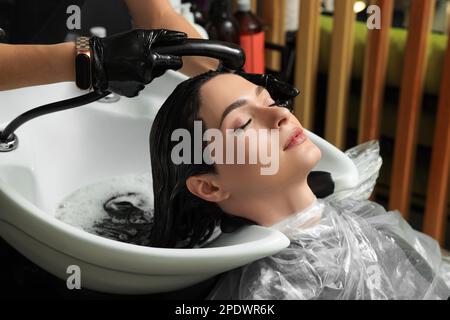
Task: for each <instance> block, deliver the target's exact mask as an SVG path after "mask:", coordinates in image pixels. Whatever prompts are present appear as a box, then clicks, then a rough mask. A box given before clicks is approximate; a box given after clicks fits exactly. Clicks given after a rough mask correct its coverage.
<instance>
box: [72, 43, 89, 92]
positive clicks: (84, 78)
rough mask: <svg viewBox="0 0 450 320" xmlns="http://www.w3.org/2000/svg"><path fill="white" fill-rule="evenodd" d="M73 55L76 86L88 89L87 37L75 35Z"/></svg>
mask: <svg viewBox="0 0 450 320" xmlns="http://www.w3.org/2000/svg"><path fill="white" fill-rule="evenodd" d="M75 50H76V57H75V74H76V79H75V82H76V84H77V87H78V88H80V89H82V90H88V89H90V88H91V87H92V73H91V47H90V45H89V38H88V37H77V40H76V45H75Z"/></svg>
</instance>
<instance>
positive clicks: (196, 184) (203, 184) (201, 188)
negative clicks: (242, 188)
mask: <svg viewBox="0 0 450 320" xmlns="http://www.w3.org/2000/svg"><path fill="white" fill-rule="evenodd" d="M186 187H187V188H188V190H189V191H190V192H191V193H192V194H193V195H195V196H197V197H199V198H201V199H203V200H206V201H210V202H220V201H223V200H226V199H228V197H229V193H228V192H226V191H224V190H223V189H222V188H221V187H220V186H219V185H218V184H217V183H215V182H214V178H213V177H212V175H211V174H202V175H197V176H192V177H189V178H187V180H186Z"/></svg>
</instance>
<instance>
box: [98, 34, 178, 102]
mask: <svg viewBox="0 0 450 320" xmlns="http://www.w3.org/2000/svg"><path fill="white" fill-rule="evenodd" d="M186 37H187V36H186V34H185V33H183V32H178V31H170V30H164V29H158V30H139V29H137V30H132V31H128V32H125V33H121V34H117V35H113V36H111V37H107V38H98V37H92V38H91V40H90V45H91V50H92V53H93V64H92V84H93V87H94V89H95V90H99V91H112V92H115V93H117V94H119V95H123V96H126V97H134V96H137V95H138V93H139V91H141V90H142V89H144V87H145V85H146V84H148V83H150V82H151V81H152V80H153V79H154V78H157V77H160V76H161V75H163V74H164V72H165V71H166V70H168V69H172V70H178V69H180V68H181V67H182V65H183V63H182V60H181V57H178V56H173V55H162V54H158V53H157V52H156V51H155V49H156V48H157V47H158V46H165V45H172V44H179V43H181V42H183V41H184V40H185V39H186Z"/></svg>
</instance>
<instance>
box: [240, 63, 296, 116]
mask: <svg viewBox="0 0 450 320" xmlns="http://www.w3.org/2000/svg"><path fill="white" fill-rule="evenodd" d="M235 74H237V75H240V76H241V77H243V78H245V79H247V80H248V81H250V82H252V83H254V84H256V85H258V86H261V87H264V88H266V90H267V91H268V92H269V93H270V96H271V97H272V99H274V100H275V102H277V104H278V105H279V106H282V107H286V108H288V109H289V110H291V111H292V103H293V99H294V98H295V97H296V96H298V95H299V93H300V91H299V90H298V89H297V88H296V87H294V86H293V85H291V84H290V83H287V82H284V81H280V80H278V79H277V78H276V77H275V76H274V75H271V74H258V73H246V72H243V71H236V72H235Z"/></svg>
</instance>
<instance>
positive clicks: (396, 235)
mask: <svg viewBox="0 0 450 320" xmlns="http://www.w3.org/2000/svg"><path fill="white" fill-rule="evenodd" d="M346 154H347V155H348V156H349V157H350V158H351V159H352V160H353V161H354V163H355V164H356V166H357V168H358V171H359V175H360V183H359V185H358V187H357V188H355V190H354V192H353V193H352V194H351V195H349V196H348V197H346V198H345V199H343V200H342V199H341V200H337V199H333V196H330V197H329V198H327V199H324V200H316V201H315V202H314V203H313V204H312V205H311V206H310V207H308V208H306V209H305V210H303V211H302V212H299V213H297V214H295V215H292V216H291V217H289V218H287V219H285V220H283V221H281V222H279V223H277V224H276V225H274V226H272V228H275V229H277V230H280V231H281V232H283V233H284V234H285V235H286V236H287V237H288V238H289V239H290V241H291V243H290V245H289V247H287V248H286V249H283V250H282V251H280V252H279V253H277V254H275V255H273V256H270V257H266V258H263V259H260V260H257V261H255V262H253V263H251V264H248V265H246V266H244V267H241V268H237V269H234V270H232V271H229V272H227V273H225V274H223V275H222V276H221V279H220V280H219V282H218V283H217V285H216V286H215V288H214V289H213V290H212V292H211V293H210V295H209V296H208V299H225V300H228V299H237V300H245V299H250V300H259V299H263V300H266V299H276V300H278V299H448V297H449V296H450V289H449V286H450V261H449V260H443V258H442V256H441V251H440V247H439V244H438V243H437V242H436V241H435V240H433V239H432V238H431V237H429V236H427V235H425V234H423V233H421V232H418V231H415V230H414V229H412V228H411V226H410V225H409V224H408V223H407V222H406V221H405V220H404V219H403V218H402V217H401V215H400V213H399V212H397V211H389V212H387V211H386V210H385V209H384V208H383V207H382V206H380V205H378V204H377V203H375V202H372V201H369V200H367V199H368V197H369V196H370V194H371V193H372V190H373V188H374V186H375V182H376V179H377V177H378V173H379V169H380V167H381V163H382V159H381V157H380V155H379V145H378V142H376V141H372V142H368V143H365V144H362V145H358V146H356V147H355V148H352V149H350V150H348V151H347V152H346Z"/></svg>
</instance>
